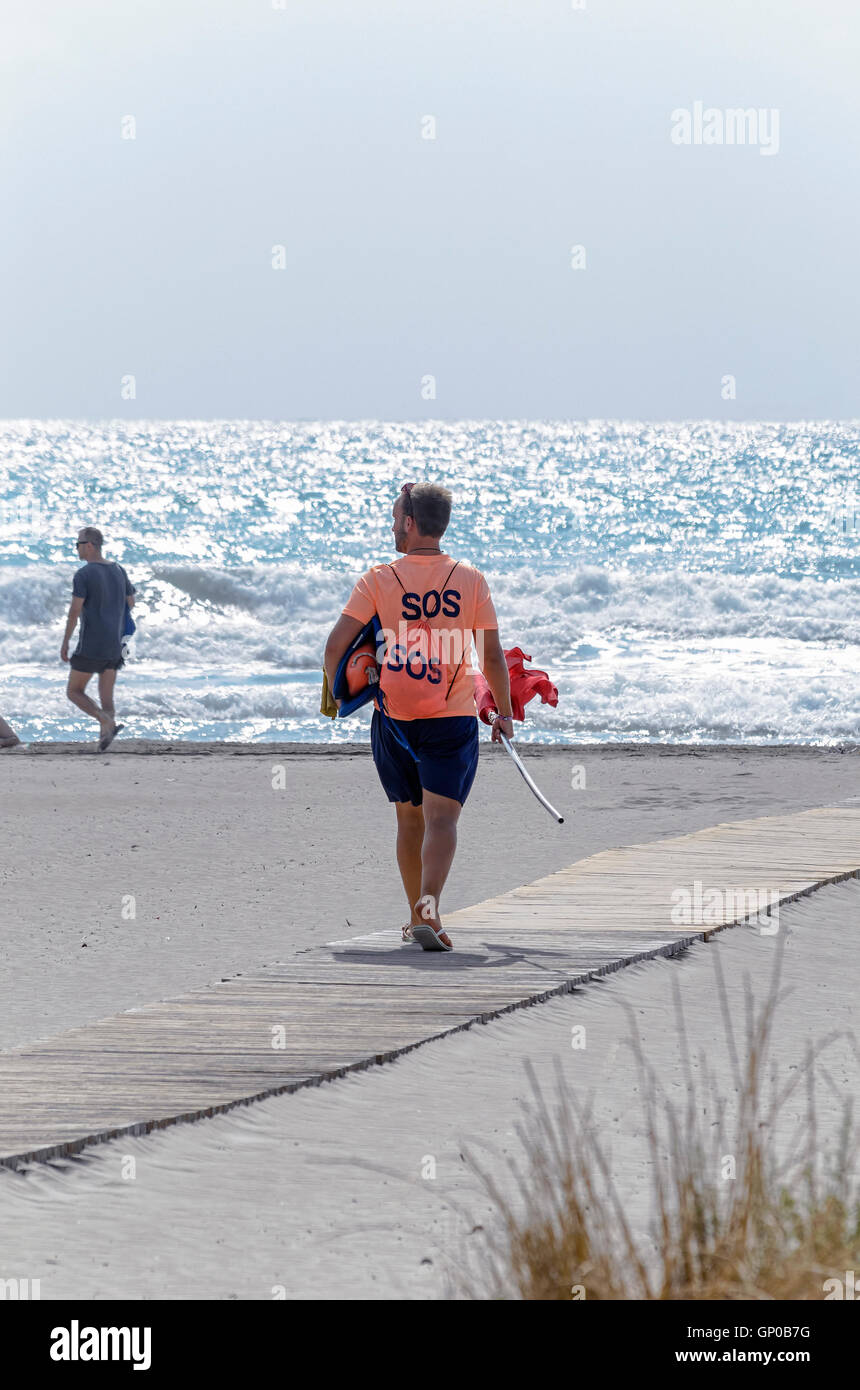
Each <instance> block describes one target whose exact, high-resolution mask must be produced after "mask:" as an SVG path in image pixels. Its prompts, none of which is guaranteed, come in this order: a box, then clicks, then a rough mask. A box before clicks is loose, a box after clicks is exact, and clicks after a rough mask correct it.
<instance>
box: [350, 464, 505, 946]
mask: <svg viewBox="0 0 860 1390" xmlns="http://www.w3.org/2000/svg"><path fill="white" fill-rule="evenodd" d="M450 516H451V494H450V492H449V491H448V489H447V488H444V487H441V486H440V485H439V484H438V483H406V484H405V485H404V487H403V488H402V490H401V492H400V495H399V496H398V498H397V500H396V502H395V503H394V507H393V517H394V525H393V526H392V528H391V529H392V531H393V532H394V543H395V547H396V549H397V550H398V551H399V552H400V555H401V558H400V559H398V560H396V561H395V562H394V563H393V564H390V565H374V566H373V568H372V569H369V570H368V571H367V572H366V573H365V574H363V575H362V576H361V578H360V579H359V581H358V583H357V584H356V585H355V588H354V589H353V591H352V593H351V594H350V597H349V600H348V601H347V604H346V606H345V608H344V610H343V613H342V614H341V616H340V618H339V619H338V621H337V623H336V624H335V626H334V628H333V629H332V631H331V633H330V635H329V639H328V642H327V643H326V651H325V669H326V675H327V677H328V683H329V688H330V689H331V688H332V687H333V685H334V676H335V672H336V670H337V667H338V663H339V661H340V659H341V657H342V656H343V654H344V652H345V651H346V649H347V647H348V646H349V644H350V642H352V641H353V640H354V638H355V637H357V635H358V633H359V632H360V631H361V629H362V628H363V627H364V626H365V624H366V623H367V622H369V621H370V619H371V618H372V617H373V615H374V614H376V616H377V617H378V618H379V621H380V624H381V626H382V629H383V633H384V637H385V655H384V657H383V660H382V666H381V671H380V691H381V694H380V697H379V699H378V700H377V702H376V704H377V707H376V709H375V710H374V713H373V721H372V723H371V729H370V741H371V748H372V751H373V761H374V763H375V764H376V770H377V772H378V773H379V779H380V781H381V782H382V786H383V788H384V790H385V792H386V794H387V796H388V799H389V801H393V802H394V804H395V809H396V811H397V863H398V867H399V869H400V876H401V878H402V880H403V887H404V888H405V890H406V896H407V899H408V901H409V909H410V916H411V920H410V922H409V924H408V926H405V927H404V928H403V932H402V935H403V940H404V941H417V942H419V943H420V945H421V946H423V947H424V949H425V950H436V951H439V950H443V951H450V950H451V941H450V938H449V937H448V935H447V933H446V932H445V931H444V930H443V928H442V923H441V920H440V918H439V899H440V897H441V894H442V888H443V887H444V884H445V880H446V879H447V877H448V873H449V871H450V868H451V864H452V862H453V859H454V852H455V850H456V848H457V821H458V819H459V816H460V812H461V811H462V809H463V805H464V803H465V801H466V797H467V796H468V795H469V791H470V789H471V786H472V782H473V781H474V778H475V773H476V771H477V767H478V720H477V710H476V707H475V684H474V675H473V667H472V663H471V660H470V654H471V644H472V638H473V637H474V638H475V642H476V646H477V649H478V661H479V664H480V666H481V668H482V669H483V672H484V675H485V676H486V678H487V681H488V683H489V686H490V689H491V690H492V692H493V696H494V699H495V702H496V705H497V707H498V710H499V717H498V719H497V721H496V723H495V724H494V726H493V735H492V737H493V741H494V742H496V743H498V742H500V734H501V733H502V732H503V733H505V734H506V735H507V736H508V738H511V737H512V736H513V723H512V721H511V691H510V682H509V678H508V667H507V662H506V661H505V654H504V652H503V650H502V645H501V642H500V640H499V632H498V623H497V620H496V613H495V609H494V608H493V601H492V599H491V597H490V591H489V588H488V587H487V581H486V579H485V578H484V576H483V575H482V574H481V572H480V570H476V569H474V568H473V567H472V566H471V565H469V564H467V563H466V562H465V561H463V560H454V559H453V558H452V556H450V555H449V554H448V553H447V552H446V551H443V550H442V547H441V545H440V541H441V538H442V536H443V535H444V533H445V530H446V528H447V526H448V521H449V519H450ZM380 704H381V709H380Z"/></svg>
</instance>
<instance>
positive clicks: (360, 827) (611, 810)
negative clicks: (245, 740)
mask: <svg viewBox="0 0 860 1390" xmlns="http://www.w3.org/2000/svg"><path fill="white" fill-rule="evenodd" d="M150 747H151V748H152V749H153V752H154V750H155V749H156V748H157V745H151V746H150ZM69 748H70V750H73V751H69V752H67V753H63V752H56V751H53V750H50V751H49V749H48V747H47V746H45V748H44V749H43V750H41V751H36V750H31V751H30V752H28V753H14V754H11V755H8V754H7V755H6V756H5V757H4V759H3V761H2V763H0V778H2V786H3V794H4V801H5V802H6V805H7V807H14V815H7V818H6V835H7V840H6V845H5V852H4V855H3V863H2V869H0V886H2V906H0V913H2V943H0V952H2V971H0V1047H2V1048H9V1047H13V1046H18V1045H20V1044H22V1043H25V1042H29V1041H34V1040H36V1039H39V1038H45V1037H50V1036H53V1035H54V1034H56V1033H60V1032H62V1031H64V1030H66V1029H69V1028H72V1027H74V1026H76V1025H79V1024H81V1023H85V1022H88V1021H91V1020H94V1019H97V1018H101V1017H104V1016H106V1015H108V1014H112V1013H115V1012H118V1011H120V1010H124V1009H129V1008H133V1007H136V1006H139V1005H142V1004H146V1003H150V1002H152V1001H155V1000H159V999H164V998H166V997H168V996H170V995H173V994H177V993H180V992H182V991H183V990H187V989H193V988H195V987H197V986H200V985H205V984H207V983H210V982H212V981H215V980H218V979H221V978H223V977H225V976H230V975H234V974H237V973H240V972H242V971H245V970H249V969H253V968H255V967H258V966H261V965H268V964H271V963H272V962H275V961H282V960H289V959H290V958H291V957H292V956H293V955H294V954H295V953H297V952H301V951H302V950H305V949H307V948H308V947H309V946H312V945H315V944H318V943H322V942H325V941H331V940H333V939H336V938H340V937H348V936H356V935H360V934H362V933H366V932H370V931H375V930H379V929H381V928H391V927H397V926H399V925H400V922H401V919H403V920H405V918H404V917H403V901H402V888H401V885H400V881H399V878H398V875H397V871H396V866H395V864H394V851H393V835H394V812H393V808H392V807H390V806H389V804H388V803H387V802H386V800H385V798H384V796H383V794H382V792H381V790H380V788H379V785H378V782H377V778H376V773H375V769H374V767H373V763H372V761H371V759H370V757H369V750H368V749H367V748H366V746H362V745H355V746H354V747H352V748H350V749H349V750H348V751H338V752H336V753H333V752H332V750H331V749H330V747H328V746H320V747H318V748H316V749H315V750H313V751H310V752H309V751H308V748H307V746H306V745H305V746H301V747H296V746H295V745H293V746H292V747H290V746H289V745H287V746H278V745H272V746H269V747H268V748H266V749H265V750H263V751H260V750H259V749H258V748H256V747H254V748H248V747H240V748H237V749H233V750H230V751H226V750H217V749H216V748H214V747H212V746H209V747H208V748H201V747H195V748H193V750H185V749H183V751H182V752H167V751H160V752H159V754H158V756H148V755H147V754H146V753H143V754H142V755H137V756H136V755H134V754H133V753H132V752H131V751H130V750H129V748H128V746H126V747H123V745H122V744H119V743H118V744H117V746H116V751H115V752H114V751H112V752H111V753H109V754H107V755H104V756H100V755H97V754H96V755H93V754H91V752H90V750H89V749H86V748H83V747H81V745H77V747H76V746H75V745H69ZM524 756H525V758H526V760H527V762H528V765H529V766H530V767H531V768H532V769H533V771H534V774H535V776H536V778H537V780H538V781H539V783H540V785H541V787H542V789H543V790H544V791H545V793H546V794H547V796H549V797H550V799H551V800H552V801H553V802H554V803H555V804H556V805H557V806H558V807H559V809H560V810H561V811H562V812H563V814H564V815H565V824H564V825H563V826H557V825H555V824H554V823H553V822H552V821H551V820H550V818H549V816H547V814H546V812H545V811H543V810H542V809H541V808H540V806H539V805H538V804H537V802H535V801H534V799H533V798H532V796H531V795H530V794H529V792H528V791H527V789H526V788H525V786H524V785H523V783H522V782H521V780H520V778H519V776H518V774H517V772H516V770H515V769H514V767H513V765H512V764H511V763H510V761H509V760H508V758H507V757H506V755H505V754H504V753H503V752H501V751H500V750H498V749H495V748H492V747H490V746H489V745H486V744H482V751H481V766H480V769H479V773H478V777H477V779H476V783H475V787H474V789H473V792H472V795H471V797H470V800H469V804H468V807H467V809H466V812H465V813H464V816H463V819H462V822H461V828H460V840H459V848H458V853H457V858H456V860H455V862H454V868H453V871H452V874H451V878H450V880H449V883H448V885H447V887H446V892H445V897H444V899H443V912H444V910H445V909H446V908H447V910H448V911H453V910H455V909H457V908H460V907H466V906H469V905H471V904H473V903H476V902H479V901H481V900H483V899H485V898H488V897H491V896H493V895H495V894H498V893H500V892H504V891H506V890H508V889H511V888H514V887H517V886H518V885H519V884H522V883H528V882H530V881H531V880H533V879H536V878H538V877H540V876H542V875H544V874H547V873H550V872H552V871H553V870H555V869H559V868H562V867H563V866H565V865H567V864H570V863H573V862H574V861H575V860H579V859H582V858H584V857H585V856H586V855H590V854H594V853H596V852H597V851H599V850H603V849H608V848H611V847H613V846H621V845H626V844H632V843H638V842H642V841H646V840H656V839H660V838H661V837H666V836H671V835H678V834H682V833H685V832H688V831H691V830H696V829H700V828H704V827H706V826H709V825H714V824H716V823H718V822H719V821H723V820H729V819H742V818H749V817H753V816H765V815H772V814H775V813H777V812H779V811H792V810H804V809H806V808H809V807H813V806H820V805H836V804H839V803H840V802H843V801H845V800H847V799H848V798H850V797H852V796H855V797H856V795H857V793H858V788H859V787H860V777H858V771H860V761H858V754H857V751H856V750H850V751H846V752H844V753H840V752H836V751H831V750H816V749H793V748H792V749H767V750H764V749H740V748H738V749H690V750H683V749H679V748H654V747H641V746H636V747H622V748H607V747H606V746H605V745H600V746H593V747H576V748H562V749H559V748H552V749H549V748H542V749H535V748H530V749H529V750H528V751H527V752H526V753H525V754H524ZM575 769H582V770H583V771H584V777H585V783H586V785H585V787H584V788H579V789H577V790H574V789H573V788H572V786H571V781H572V775H573V773H574V770H575ZM279 770H282V771H279ZM582 775H583V773H582V771H580V772H577V773H576V780H577V781H581V780H582ZM273 780H274V781H275V782H276V783H277V784H278V789H274V788H273ZM281 783H283V787H281V786H280V784H281ZM132 913H133V915H131V914H132Z"/></svg>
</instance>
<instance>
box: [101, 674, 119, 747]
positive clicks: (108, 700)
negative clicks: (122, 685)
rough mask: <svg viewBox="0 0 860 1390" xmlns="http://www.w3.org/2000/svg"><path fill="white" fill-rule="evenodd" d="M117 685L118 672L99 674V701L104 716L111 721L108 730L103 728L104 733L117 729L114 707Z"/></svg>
mask: <svg viewBox="0 0 860 1390" xmlns="http://www.w3.org/2000/svg"><path fill="white" fill-rule="evenodd" d="M115 685H116V671H100V672H99V700H100V701H101V707H102V711H103V713H104V714H106V715H107V716H108V718H109V719H110V723H109V724H108V725H107V728H104V727H103V732H104V733H108V732H109V731H110V730H111V729H115V728H116V715H115V713H114V707H113V688H114V686H115Z"/></svg>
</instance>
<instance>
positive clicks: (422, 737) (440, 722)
mask: <svg viewBox="0 0 860 1390" xmlns="http://www.w3.org/2000/svg"><path fill="white" fill-rule="evenodd" d="M386 722H387V721H385V722H384V721H383V720H382V719H381V718H380V715H379V711H378V710H374V711H373V720H372V721H371V725H370V746H371V749H372V750H373V761H374V762H375V763H376V771H377V772H378V773H379V780H380V782H381V783H382V785H383V788H384V790H385V794H386V796H387V797H388V800H389V801H411V802H412V805H413V806H420V805H421V802H422V800H423V793H424V792H425V791H428V792H435V793H436V795H437V796H450V797H451V798H452V799H453V800H454V801H459V802H460V805H461V806H462V805H463V804H464V803H465V800H466V797H467V796H468V795H469V792H470V791H471V788H472V783H473V782H474V780H475V773H476V772H477V770H478V721H477V719H476V718H475V716H474V715H473V714H452V715H448V716H445V717H444V718H441V719H395V720H392V721H391V722H392V723H394V724H396V725H397V728H398V730H399V731H400V732H401V733H402V735H403V737H404V738H405V739H406V742H407V743H408V744H409V747H410V748H412V749H413V750H414V752H415V753H416V755H417V759H418V760H417V762H416V760H415V758H413V756H412V754H411V753H408V752H407V751H406V749H405V748H404V747H403V746H402V744H400V743H399V742H398V740H397V738H396V737H395V736H394V734H393V733H392V732H391V730H390V729H389V728H387V727H386Z"/></svg>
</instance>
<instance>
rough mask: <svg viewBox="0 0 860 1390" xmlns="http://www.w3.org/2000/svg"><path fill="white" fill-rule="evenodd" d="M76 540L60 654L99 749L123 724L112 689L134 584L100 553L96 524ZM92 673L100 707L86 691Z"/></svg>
mask: <svg viewBox="0 0 860 1390" xmlns="http://www.w3.org/2000/svg"><path fill="white" fill-rule="evenodd" d="M76 544H77V548H78V558H79V559H81V560H83V561H84V564H83V566H82V567H81V569H79V570H78V571H77V573H76V574H75V577H74V580H73V582H72V602H71V605H70V607H69V616H68V619H67V621H66V632H65V636H64V637H63V645H62V647H61V648H60V656H61V658H62V659H63V661H68V662H69V665H70V666H71V668H72V669H71V671H70V672H69V683H68V685H67V687H66V694H67V695H68V697H69V699H70V700H71V701H72V704H75V705H77V707H78V709H82V710H83V711H84V714H89V715H91V716H92V718H93V719H97V720H98V722H99V725H100V727H101V737H100V738H99V748H100V749H101V750H102V751H104V750H105V749H106V748H108V747H109V746H110V744H111V743H112V742H113V740H114V738H115V737H116V735H117V734H118V733H119V731H120V729H121V728H123V725H122V724H117V722H116V719H115V718H114V704H113V690H114V682H115V681H116V673H117V671H118V670H119V668H120V667H121V666H122V665H123V664H124V663H123V659H122V638H123V632H124V629H125V621H126V614H127V613H128V610H129V608H131V607H132V605H133V604H134V586H133V585H132V584H131V583H130V581H129V578H128V575H127V574H126V572H125V570H124V569H123V567H122V565H118V564H117V562H116V561H115V560H106V559H105V558H104V556H103V555H102V545H103V544H104V538H103V536H102V533H101V531H99V530H98V528H97V527H96V526H85V527H84V529H83V530H82V531H81V532H80V533H79V535H78V539H77V542H76ZM79 618H80V622H81V629H80V633H79V635H78V645H77V647H76V648H75V650H74V652H73V654H72V656H71V658H70V657H69V642H70V641H71V637H72V633H73V632H74V630H75V625H76V623H77V621H78V619H79ZM93 675H98V678H99V700H100V701H101V705H97V704H96V702H95V700H91V699H90V697H89V695H88V694H87V693H86V688H87V685H88V683H89V680H90V677H91V676H93Z"/></svg>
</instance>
